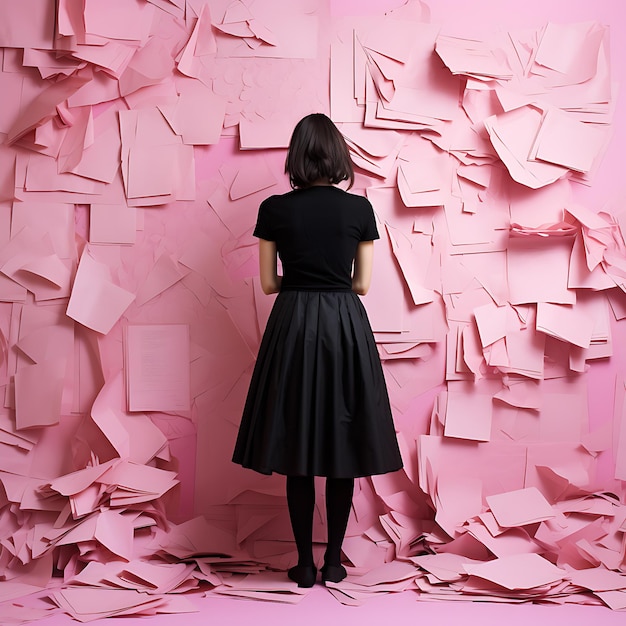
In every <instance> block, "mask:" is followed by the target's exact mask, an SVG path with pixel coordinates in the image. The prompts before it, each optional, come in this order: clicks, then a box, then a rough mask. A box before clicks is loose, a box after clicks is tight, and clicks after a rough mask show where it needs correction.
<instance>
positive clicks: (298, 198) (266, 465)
mask: <svg viewBox="0 0 626 626" xmlns="http://www.w3.org/2000/svg"><path fill="white" fill-rule="evenodd" d="M285 172H286V173H287V174H288V175H289V180H290V183H291V187H292V191H290V192H289V193H286V194H284V195H280V196H272V197H270V198H268V199H266V200H265V201H264V202H263V203H262V204H261V206H260V208H259V215H258V220H257V224H256V228H255V231H254V235H255V236H256V237H258V238H259V260H260V278H261V285H262V288H263V291H264V292H265V293H266V294H271V293H276V292H278V294H279V295H278V297H277V298H276V301H275V303H274V307H273V309H272V312H271V314H270V317H269V319H268V322H267V327H266V329H265V333H264V335H263V339H262V341H261V345H260V348H259V354H258V358H257V361H256V365H255V368H254V372H253V375H252V380H251V382H250V388H249V391H248V397H247V400H246V404H245V408H244V411H243V417H242V420H241V425H240V428H239V435H238V437H237V443H236V445H235V451H234V455H233V461H235V462H236V463H239V464H241V465H243V466H244V467H247V468H251V469H253V470H256V471H258V472H261V473H263V474H271V473H272V472H277V473H279V474H284V475H286V476H287V503H288V507H289V515H290V519H291V525H292V528H293V533H294V538H295V541H296V546H297V549H298V564H297V565H296V566H294V567H292V568H291V569H290V570H289V573H288V575H289V577H290V578H291V579H292V580H294V581H296V582H297V583H298V585H299V586H301V587H311V586H312V585H313V584H314V583H315V579H316V575H317V569H316V567H315V563H314V561H313V546H312V532H313V511H314V506H315V487H314V477H315V476H325V477H326V479H327V480H326V508H327V514H328V520H327V522H328V544H327V548H326V552H325V555H324V566H323V567H322V570H321V571H322V580H323V581H324V582H327V581H332V582H339V581H340V580H343V578H345V576H346V570H345V568H344V567H343V566H342V565H341V546H342V543H343V538H344V535H345V531H346V526H347V523H348V517H349V514H350V508H351V504H352V494H353V489H354V479H355V478H356V477H359V476H371V475H373V474H383V473H387V472H391V471H395V470H398V469H400V468H401V467H402V460H401V458H400V452H399V450H398V444H397V441H396V435H395V430H394V425H393V420H392V416H391V409H390V406H389V399H388V396H387V388H386V386H385V381H384V378H383V372H382V368H381V364H380V359H379V356H378V352H377V350H376V345H375V343H374V337H373V334H372V330H371V328H370V324H369V321H368V319H367V314H366V312H365V309H364V307H363V305H362V303H361V301H360V299H359V297H358V295H357V294H359V295H364V294H365V293H367V291H368V289H369V286H370V279H371V274H372V261H373V253H374V240H375V239H377V238H378V232H377V229H376V222H375V220H374V212H373V209H372V206H371V204H370V203H369V201H368V200H367V199H366V198H364V197H362V196H357V195H354V194H351V193H348V192H346V191H343V190H342V189H340V188H338V187H336V186H335V185H336V184H337V183H340V182H341V181H344V180H349V181H350V186H352V184H353V183H354V170H353V167H352V162H351V160H350V156H349V152H348V147H347V145H346V143H345V141H344V139H343V136H342V135H341V133H340V132H339V130H338V129H337V127H336V126H335V125H334V124H333V122H332V121H331V120H330V119H329V118H328V117H326V116H325V115H323V114H321V113H315V114H312V115H309V116H307V117H305V118H303V119H302V120H300V122H298V124H297V125H296V127H295V129H294V131H293V135H292V137H291V141H290V143H289V150H288V153H287V160H286V163H285ZM277 256H278V257H280V259H281V262H282V267H283V272H282V276H280V275H278V270H277Z"/></svg>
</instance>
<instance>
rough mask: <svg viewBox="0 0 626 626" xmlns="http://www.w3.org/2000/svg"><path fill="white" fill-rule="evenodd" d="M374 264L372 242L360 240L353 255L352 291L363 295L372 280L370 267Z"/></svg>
mask: <svg viewBox="0 0 626 626" xmlns="http://www.w3.org/2000/svg"><path fill="white" fill-rule="evenodd" d="M373 265H374V242H373V241H361V242H360V243H359V245H358V247H357V249H356V256H355V257H354V271H353V272H352V291H354V292H355V293H358V294H359V295H360V296H364V295H365V294H366V293H367V292H368V291H369V288H370V283H371V282H372V267H373Z"/></svg>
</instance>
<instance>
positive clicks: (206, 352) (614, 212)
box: [0, 0, 626, 623]
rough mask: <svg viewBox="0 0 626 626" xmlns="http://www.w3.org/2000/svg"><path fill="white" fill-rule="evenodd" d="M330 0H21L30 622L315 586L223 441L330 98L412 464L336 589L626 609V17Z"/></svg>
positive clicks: (18, 227) (7, 312) (23, 554)
mask: <svg viewBox="0 0 626 626" xmlns="http://www.w3.org/2000/svg"><path fill="white" fill-rule="evenodd" d="M446 2H448V3H452V2H453V0H446ZM563 2H564V6H565V0H563ZM442 3H443V0H441V2H439V3H438V2H437V0H432V2H431V5H432V7H431V8H432V10H433V11H435V9H436V8H437V5H438V4H442ZM459 3H460V0H459ZM339 4H340V3H337V2H331V3H329V2H327V1H326V0H297V1H295V0H294V1H293V2H289V3H282V2H277V1H276V0H256V1H255V2H247V1H243V0H210V1H205V0H149V1H148V0H85V2H84V3H82V2H78V3H76V2H72V1H69V0H59V1H55V0H20V2H19V3H18V2H10V1H9V0H0V52H1V56H0V60H1V61H2V65H1V67H2V71H1V72H0V93H2V94H3V105H2V107H0V244H1V245H0V385H2V386H3V391H4V394H3V395H4V402H3V408H1V409H0V484H1V485H2V489H0V612H2V615H3V618H4V619H6V620H9V623H20V622H26V621H30V620H34V619H38V618H40V617H43V616H45V615H48V614H50V613H51V612H53V611H64V612H66V613H68V614H69V615H72V616H73V617H74V618H75V619H77V620H80V621H90V620H93V619H97V618H99V617H105V616H113V615H153V614H156V613H172V612H174V613H185V612H187V611H191V610H194V605H193V604H192V603H191V601H190V600H189V598H190V597H191V596H192V594H219V595H223V596H231V597H246V598H255V599H259V600H272V601H276V602H290V603H294V602H298V601H300V600H301V599H302V598H303V597H304V596H305V595H306V593H308V592H307V591H306V590H302V589H298V588H297V587H296V586H295V585H294V584H293V583H291V582H290V581H289V580H288V579H287V577H286V575H285V570H286V569H287V568H288V567H289V566H290V565H292V564H293V562H294V559H295V552H294V546H293V543H292V542H291V540H290V537H291V533H290V528H289V520H288V516H287V511H286V504H285V498H284V485H283V482H282V480H283V479H282V478H281V477H275V476H274V477H262V476H257V475H254V474H253V473H252V472H246V471H244V470H242V469H241V468H239V467H236V466H233V464H232V463H231V462H230V455H231V452H232V447H233V442H234V437H235V433H236V427H237V424H238V420H239V417H240V414H241V408H242V405H243V400H244V397H245V391H246V388H247V383H248V381H249V376H250V370H251V366H252V364H253V362H254V355H255V354H256V350H257V348H258V343H259V340H260V335H261V330H262V328H263V327H264V324H265V320H266V319H267V315H268V314H269V309H270V307H271V304H272V301H271V299H270V298H266V297H264V296H263V295H262V293H261V290H260V286H259V283H258V276H257V274H258V269H257V267H258V259H257V256H256V255H257V253H256V241H255V239H254V238H253V237H252V235H251V231H252V227H253V224H254V220H255V217H256V212H257V208H258V205H259V203H260V201H261V200H262V199H263V198H265V197H266V196H268V195H270V194H275V193H282V192H284V191H286V190H287V189H288V184H287V181H286V180H285V178H284V175H283V160H284V148H285V146H286V143H287V141H288V138H289V135H290V132H291V130H292V128H293V126H294V124H295V122H296V121H297V120H298V119H300V117H302V116H303V115H305V114H307V113H310V112H312V111H327V112H329V113H330V114H331V117H332V118H333V120H334V121H335V122H336V123H337V124H338V126H339V127H340V129H341V131H342V132H343V133H344V136H345V137H346V141H347V142H348V145H349V148H350V152H351V156H352V158H353V160H354V162H355V164H356V165H357V167H358V172H357V179H356V183H355V188H354V190H355V191H356V192H358V193H363V194H364V195H367V197H368V198H369V199H370V200H371V201H372V204H373V206H374V207H375V210H376V216H377V220H378V227H379V232H380V234H381V240H380V241H379V242H377V244H376V245H377V248H376V266H375V276H374V281H373V286H372V289H371V292H370V293H369V294H368V296H367V297H366V298H365V299H364V302H365V305H366V307H367V309H368V314H369V315H370V318H371V321H372V326H373V329H374V332H375V337H376V341H377V345H378V348H379V352H380V355H381V358H382V360H383V365H384V370H385V374H386V379H387V383H388V388H389V394H390V399H391V402H392V405H393V409H394V418H395V420H396V427H397V431H398V441H399V444H400V447H401V451H402V455H403V458H404V461H405V468H404V470H403V471H401V472H397V473H395V474H393V475H388V476H376V477H372V478H367V479H360V480H359V481H357V485H356V491H355V497H354V504H353V514H352V516H351V519H350V523H349V528H348V536H347V538H346V541H345V544H344V553H345V556H346V559H347V564H348V570H349V576H348V578H347V579H346V580H345V581H343V582H342V583H339V584H337V585H331V586H329V589H330V593H332V594H333V595H334V596H335V597H336V598H337V599H338V600H339V601H340V602H341V603H343V604H348V605H354V604H361V603H363V602H365V601H366V600H367V599H368V598H371V597H373V596H375V595H376V594H383V593H391V592H399V591H407V592H412V593H414V594H415V597H416V599H420V600H438V599H445V600H472V599H479V600H482V601H485V600H488V601H493V602H496V601H502V602H546V603H548V602H549V603H565V602H567V603H588V604H603V605H606V606H608V607H610V608H612V609H624V608H626V556H625V551H626V504H625V497H626V493H625V490H624V481H625V480H626V378H625V374H624V368H623V363H624V361H623V354H622V352H623V346H624V339H625V337H626V335H625V332H624V328H623V324H624V319H625V318H626V245H625V241H624V235H625V233H626V205H625V204H624V201H623V190H622V189H621V188H620V187H618V186H617V185H618V184H621V181H620V180H619V178H620V176H622V175H623V167H622V159H621V155H620V153H619V152H617V153H615V152H612V151H611V150H612V146H611V138H612V133H613V131H614V127H615V125H614V121H615V118H616V117H617V116H618V115H620V116H622V117H623V116H624V112H625V108H624V105H623V104H621V102H620V101H618V100H617V99H616V83H617V82H618V81H617V80H616V78H615V76H616V75H617V74H619V72H620V71H621V73H622V75H623V73H624V69H625V67H624V66H623V63H624V62H623V59H621V58H619V55H617V58H615V57H612V55H611V39H612V40H613V43H614V44H615V42H617V43H619V42H620V41H622V40H626V37H622V35H626V33H624V32H623V29H624V27H623V20H618V19H617V18H616V19H615V23H611V24H610V25H607V24H603V23H601V21H600V20H595V19H594V20H580V21H571V20H570V21H568V22H567V23H556V22H555V21H554V20H550V19H547V18H545V17H544V16H543V13H541V11H543V10H544V9H543V8H542V9H541V11H540V9H539V8H538V7H537V6H535V9H534V10H535V11H536V15H535V14H534V15H532V16H531V17H532V18H533V23H534V26H533V27H532V28H518V27H517V26H516V25H515V24H513V25H507V26H505V25H502V24H493V28H492V29H491V31H490V32H486V31H485V28H484V26H485V23H483V22H481V23H480V24H478V26H482V27H483V28H479V29H478V31H479V32H480V34H477V32H476V29H475V28H472V26H473V27H476V26H477V24H476V23H473V24H471V23H468V24H464V25H463V28H461V31H462V32H459V28H460V27H459V25H458V24H456V25H455V27H454V28H453V27H450V28H448V27H447V25H446V22H445V20H443V21H442V22H440V23H439V22H436V21H435V20H433V21H432V22H431V20H430V19H429V14H430V11H429V8H428V7H427V6H426V4H425V3H423V2H419V1H417V0H409V1H408V2H405V3H403V2H402V1H401V0H398V3H397V8H396V9H394V10H393V11H390V12H388V13H387V14H383V11H382V10H381V11H378V14H377V15H374V16H366V17H363V16H356V17H353V16H349V17H337V16H336V15H332V13H333V10H334V12H335V13H336V12H337V11H338V7H339ZM375 4H376V1H375V0H371V1H370V2H369V3H368V5H369V6H371V5H375ZM461 4H463V6H464V5H465V3H460V4H459V9H460V5H461ZM516 4H517V3H516ZM287 5H288V6H287ZM597 5H598V6H597V9H598V10H600V9H601V8H602V9H604V10H605V11H606V12H608V14H610V15H611V16H617V14H618V9H613V8H611V7H610V2H609V0H599V1H598V3H597ZM605 5H606V6H605ZM511 6H513V4H512V5H511ZM329 9H332V10H329ZM545 10H546V11H547V10H548V8H547V7H545ZM567 10H568V12H569V10H570V6H569V5H567ZM568 15H569V13H568ZM450 19H451V17H450ZM620 29H621V30H620ZM609 31H610V32H611V39H610V38H609ZM329 85H330V92H329ZM615 154H617V156H615ZM607 155H608V156H607ZM605 159H606V160H605ZM605 171H610V172H611V173H612V174H611V176H612V178H611V179H610V180H611V181H612V184H614V185H615V187H611V188H610V189H608V188H606V189H605V188H601V189H600V190H598V189H597V187H595V186H594V179H595V177H597V176H602V175H603V172H605ZM194 482H195V486H194ZM324 520H325V511H324V502H323V498H320V500H319V502H318V507H317V514H316V524H315V541H316V555H317V556H318V557H319V558H321V553H322V550H323V542H324V539H325V537H324V533H325V530H324Z"/></svg>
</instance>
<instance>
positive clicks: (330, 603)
mask: <svg viewBox="0 0 626 626" xmlns="http://www.w3.org/2000/svg"><path fill="white" fill-rule="evenodd" d="M192 601H193V603H194V604H195V605H196V606H197V608H198V612H197V613H189V614H184V615H182V614H177V615H159V616H156V617H135V618H132V617H120V618H117V619H116V620H115V621H113V622H112V621H111V620H110V619H109V620H104V619H102V620H96V621H93V622H89V623H90V624H95V625H98V624H99V625H105V624H106V625H107V626H139V625H141V626H152V625H154V626H178V625H179V624H184V626H200V625H202V626H209V625H210V624H219V625H220V626H221V625H232V624H235V625H238V624H250V625H253V626H263V625H266V624H267V625H268V626H270V625H271V626H277V625H282V624H293V625H294V626H309V625H310V626H313V625H314V626H326V625H335V624H341V625H342V626H343V625H351V624H355V625H356V624H358V626H370V625H372V626H373V625H376V626H384V625H385V623H386V622H387V621H388V620H390V619H391V620H393V625H394V626H404V625H405V624H407V625H408V624H414V625H418V624H420V625H426V624H437V625H438V626H441V625H447V624H463V625H465V626H473V625H474V624H476V625H478V624H480V625H483V626H491V625H492V624H493V625H496V624H498V625H504V626H529V625H530V626H539V625H541V626H543V625H544V624H549V625H550V626H561V625H563V626H565V625H567V626H589V625H590V624H594V623H596V624H599V623H601V624H602V626H617V625H619V626H624V624H626V615H624V613H623V612H619V611H611V610H610V609H608V608H605V607H601V606H581V605H565V606H540V605H532V604H523V605H513V604H500V603H484V602H469V601H456V602H429V601H424V600H418V596H417V595H416V594H415V593H413V592H404V593H399V594H393V595H391V594H389V595H384V596H381V597H379V598H374V599H372V600H370V601H368V602H367V603H366V604H364V605H362V606H360V607H348V606H344V605H342V604H340V603H339V602H337V600H335V599H334V598H333V597H332V596H331V595H330V594H329V593H328V592H327V591H326V590H325V589H324V588H323V587H321V586H316V587H314V588H313V589H311V590H310V592H309V593H308V594H307V595H306V596H305V597H304V598H303V599H302V600H301V601H300V602H299V603H298V604H297V605H285V604H279V603H275V602H260V601H250V600H236V599H225V598H219V597H197V598H194V599H193V600H192ZM77 623H78V622H76V621H74V620H72V619H71V618H70V617H68V616H67V615H62V614H59V615H56V616H54V617H50V618H47V619H44V620H39V621H37V622H34V624H36V625H37V626H70V625H75V624H77ZM0 624H3V626H4V624H5V622H4V620H2V616H1V615H0Z"/></svg>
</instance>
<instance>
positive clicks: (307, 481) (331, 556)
mask: <svg viewBox="0 0 626 626" xmlns="http://www.w3.org/2000/svg"><path fill="white" fill-rule="evenodd" d="M353 491H354V478H327V479H326V515H327V524H328V544H327V546H326V554H325V555H324V563H325V564H326V565H334V566H338V565H340V564H341V545H342V544H343V538H344V536H345V534H346V527H347V525H348V517H349V516H350V507H351V506H352V494H353ZM287 504H288V506H289V517H290V519H291V527H292V529H293V536H294V539H295V540H296V547H297V549H298V565H313V510H314V508H315V483H314V479H313V476H287Z"/></svg>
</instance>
